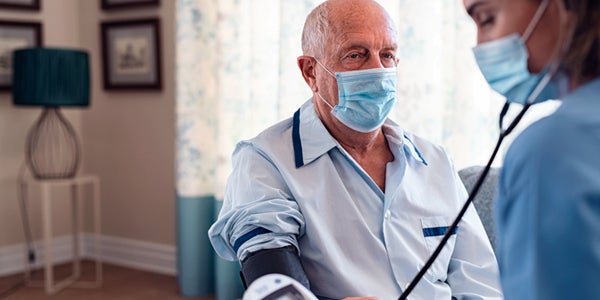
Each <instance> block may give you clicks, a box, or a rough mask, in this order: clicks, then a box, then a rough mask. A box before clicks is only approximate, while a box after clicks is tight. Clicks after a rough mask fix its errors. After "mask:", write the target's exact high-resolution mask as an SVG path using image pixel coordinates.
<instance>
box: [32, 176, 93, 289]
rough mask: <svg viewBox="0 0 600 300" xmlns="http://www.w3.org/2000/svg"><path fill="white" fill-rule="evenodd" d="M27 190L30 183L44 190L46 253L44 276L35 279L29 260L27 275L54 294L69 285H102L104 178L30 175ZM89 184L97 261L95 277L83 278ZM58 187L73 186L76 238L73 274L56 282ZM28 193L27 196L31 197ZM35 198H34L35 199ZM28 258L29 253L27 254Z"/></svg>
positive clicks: (72, 217)
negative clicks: (54, 191) (54, 229)
mask: <svg viewBox="0 0 600 300" xmlns="http://www.w3.org/2000/svg"><path fill="white" fill-rule="evenodd" d="M21 184H22V185H23V186H22V188H23V191H27V188H28V187H29V186H31V187H35V188H39V189H40V190H41V197H40V199H39V200H40V202H41V213H42V230H43V253H44V255H43V256H44V280H43V282H36V281H32V280H31V270H30V264H29V262H26V264H25V265H26V271H25V278H26V281H27V283H28V284H29V285H30V286H43V287H44V288H45V291H46V293H47V294H49V295H53V294H55V293H57V292H58V291H60V290H62V289H64V288H65V287H67V286H72V287H84V288H85V287H99V286H100V285H102V260H101V255H100V240H99V238H100V179H99V178H98V176H97V175H81V176H76V177H74V178H67V179H43V180H40V179H35V178H30V179H26V180H23V181H22V182H21ZM85 185H91V186H92V191H93V192H92V199H91V200H92V203H93V215H94V216H93V218H94V220H93V224H94V225H93V227H94V232H93V239H92V240H93V249H94V254H93V260H94V262H95V273H96V274H95V280H94V281H81V280H79V278H80V277H81V256H80V253H79V252H80V251H79V240H80V235H81V232H82V227H83V226H82V214H83V213H82V206H83V205H81V204H82V202H83V201H84V200H86V199H84V198H85V197H83V189H82V187H84V186H85ZM57 187H70V189H71V199H70V200H71V225H72V235H73V238H72V241H73V245H72V246H73V261H72V267H73V269H72V273H71V275H70V276H69V277H67V278H65V279H63V280H61V281H58V282H55V279H54V261H53V253H52V238H53V237H52V226H53V216H52V193H51V192H52V189H53V188H57ZM25 195H26V193H25V194H24V200H25V201H29V200H30V199H27V197H26V196H25ZM31 200H33V199H31ZM25 257H26V259H27V255H26V256H25Z"/></svg>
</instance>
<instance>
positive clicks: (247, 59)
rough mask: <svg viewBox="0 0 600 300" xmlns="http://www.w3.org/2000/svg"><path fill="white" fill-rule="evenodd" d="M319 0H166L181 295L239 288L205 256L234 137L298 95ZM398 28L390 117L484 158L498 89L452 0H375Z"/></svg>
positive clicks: (455, 154) (228, 270) (296, 101)
mask: <svg viewBox="0 0 600 300" xmlns="http://www.w3.org/2000/svg"><path fill="white" fill-rule="evenodd" d="M320 2H322V1H320V0H177V12H176V14H177V15H176V22H177V33H176V34H177V39H176V41H177V46H176V47H177V48H176V49H177V58H176V61H177V63H176V67H177V71H176V76H177V78H176V82H177V84H176V86H177V88H176V89H177V91H176V97H177V99H176V103H177V104H176V105H177V108H176V114H177V116H176V119H177V141H176V147H177V166H176V168H177V172H176V173H177V184H176V188H177V191H176V193H177V201H178V203H177V209H178V216H177V219H178V273H179V282H180V285H181V290H182V292H183V294H185V295H188V296H194V295H203V294H210V293H216V295H217V298H218V299H234V298H236V297H239V296H240V295H241V293H242V289H241V285H240V280H239V276H238V274H237V272H238V268H239V267H238V263H237V262H236V263H229V262H224V261H222V260H220V259H219V258H214V254H213V252H212V247H211V246H210V243H209V241H208V237H207V233H206V232H207V230H208V227H209V226H210V225H211V224H212V222H213V220H214V216H215V215H216V213H218V209H219V207H220V203H221V202H220V200H222V195H223V190H224V184H225V181H226V178H227V175H228V174H229V172H230V170H231V165H230V155H231V153H232V151H233V149H234V146H235V143H236V142H237V141H239V140H241V139H247V138H251V137H253V136H254V135H256V134H258V133H259V132H260V131H261V130H263V129H264V128H266V127H267V126H269V125H271V124H273V123H275V122H277V121H279V120H282V119H285V118H288V117H291V116H292V114H293V112H294V111H295V110H296V109H297V108H298V107H299V106H300V105H301V103H303V102H304V101H306V100H307V99H308V98H309V97H310V96H311V95H310V89H309V88H308V87H307V86H306V84H305V83H304V81H303V79H302V77H301V75H300V72H299V70H298V67H297V66H296V58H297V57H298V56H299V55H301V54H302V52H301V46H300V36H301V31H302V26H303V24H304V19H305V17H306V15H307V14H308V13H309V12H310V10H311V9H312V8H314V7H315V6H316V5H318V4H319V3H320ZM379 3H381V4H382V5H383V6H384V7H385V8H386V9H387V10H388V12H389V13H390V15H391V16H392V17H393V18H394V20H395V21H396V24H397V25H398V28H399V33H400V38H399V46H400V47H399V59H400V62H399V65H398V102H397V104H396V107H395V109H394V111H393V112H392V115H391V118H392V119H394V120H395V121H396V122H398V123H399V124H400V125H402V126H403V127H404V128H405V129H406V130H409V131H412V132H415V133H417V134H419V135H421V136H423V137H425V138H428V139H429V140H431V141H433V142H435V143H438V144H441V145H443V146H444V147H445V148H446V149H447V151H448V152H449V154H450V156H451V157H452V158H453V160H454V162H455V165H456V166H457V169H460V168H464V167H467V166H470V165H481V164H485V162H486V161H487V157H488V156H489V155H490V154H491V151H492V149H493V146H494V143H495V140H496V137H497V133H498V129H497V122H498V121H497V114H498V112H499V111H500V108H501V107H502V104H503V100H502V98H501V97H499V96H498V95H496V94H495V93H493V92H492V91H491V90H490V88H489V87H488V86H487V84H486V83H485V81H484V79H483V77H482V75H481V74H480V72H479V70H478V69H477V66H476V63H475V61H474V59H473V55H472V51H471V48H472V47H473V46H474V45H475V26H474V25H473V23H472V21H471V20H470V19H469V17H468V16H467V15H466V13H465V12H464V9H463V7H462V1H460V0H451V1H448V0H429V1H417V0H380V1H379Z"/></svg>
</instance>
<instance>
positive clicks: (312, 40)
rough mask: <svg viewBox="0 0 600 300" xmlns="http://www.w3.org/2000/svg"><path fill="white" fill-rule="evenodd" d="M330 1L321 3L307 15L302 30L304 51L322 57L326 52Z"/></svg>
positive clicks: (306, 53) (309, 54) (305, 53)
mask: <svg viewBox="0 0 600 300" xmlns="http://www.w3.org/2000/svg"><path fill="white" fill-rule="evenodd" d="M328 6H329V5H328V3H327V2H324V3H321V4H320V5H319V6H317V7H315V9H313V10H312V11H311V12H310V14H308V16H307V17H306V21H305V22H304V29H303V30H302V52H303V54H304V55H308V56H313V57H317V58H320V57H321V56H323V54H324V52H325V43H326V40H327V39H326V35H327V32H328V31H329V19H328V18H329V9H328Z"/></svg>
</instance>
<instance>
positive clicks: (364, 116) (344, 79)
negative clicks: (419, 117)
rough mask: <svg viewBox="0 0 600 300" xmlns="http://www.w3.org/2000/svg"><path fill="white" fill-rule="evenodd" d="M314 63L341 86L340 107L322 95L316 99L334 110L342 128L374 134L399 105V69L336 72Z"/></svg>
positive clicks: (339, 87)
mask: <svg viewBox="0 0 600 300" xmlns="http://www.w3.org/2000/svg"><path fill="white" fill-rule="evenodd" d="M315 61H317V63H318V64H319V65H320V66H321V67H322V68H323V69H324V70H325V71H327V73H329V74H330V75H331V76H333V77H334V78H335V79H336V81H337V86H338V104H337V105H336V106H335V107H334V106H333V105H331V103H330V102H329V101H327V100H325V98H323V96H321V94H320V93H319V92H317V96H319V98H320V99H321V101H323V102H324V103H325V104H327V105H328V106H329V107H330V108H331V114H333V116H334V117H336V118H337V119H338V120H339V121H340V122H342V124H344V125H346V126H347V127H349V128H351V129H353V130H356V131H359V132H365V133H366V132H372V131H374V130H376V129H378V128H379V127H381V125H383V122H384V121H385V119H386V118H387V117H388V115H389V113H390V111H391V110H392V107H393V106H394V103H396V81H397V73H396V68H395V67H394V68H375V69H367V70H357V71H347V72H335V74H334V73H333V72H332V71H330V70H329V69H328V68H327V67H325V66H324V65H323V64H321V62H320V61H318V60H317V59H316V58H315Z"/></svg>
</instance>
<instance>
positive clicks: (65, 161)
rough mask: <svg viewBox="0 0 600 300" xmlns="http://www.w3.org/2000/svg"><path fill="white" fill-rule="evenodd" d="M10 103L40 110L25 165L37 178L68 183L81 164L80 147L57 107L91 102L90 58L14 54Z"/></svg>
mask: <svg viewBox="0 0 600 300" xmlns="http://www.w3.org/2000/svg"><path fill="white" fill-rule="evenodd" d="M12 84H13V86H12V94H13V103H14V104H15V105H25V106H43V107H44V110H43V111H42V114H41V115H40V117H39V118H38V119H37V121H36V122H35V124H34V125H33V127H32V128H31V129H30V131H29V134H28V136H27V142H26V145H25V160H26V162H27V165H28V166H29V169H30V170H31V173H32V174H33V176H34V177H35V178H37V179H62V178H72V177H74V176H75V173H76V172H77V167H78V165H79V160H80V155H81V153H80V145H79V141H78V139H77V135H76V133H75V130H74V129H73V126H72V125H71V123H69V121H68V120H67V119H66V118H65V117H64V116H63V114H62V113H61V111H60V107H61V106H79V107H86V106H88V105H89V103H90V74H89V59H88V54H87V52H85V51H80V50H72V49H59V48H25V49H19V50H15V51H14V52H13V81H12Z"/></svg>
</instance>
